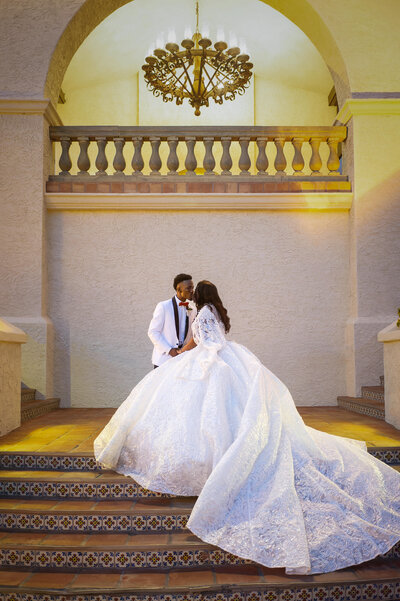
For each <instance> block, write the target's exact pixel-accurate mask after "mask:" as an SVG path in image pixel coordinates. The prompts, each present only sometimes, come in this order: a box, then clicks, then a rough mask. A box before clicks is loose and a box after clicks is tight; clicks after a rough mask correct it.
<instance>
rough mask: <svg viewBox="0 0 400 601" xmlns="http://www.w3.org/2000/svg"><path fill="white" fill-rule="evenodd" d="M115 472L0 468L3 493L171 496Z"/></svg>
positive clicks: (26, 495) (29, 496) (0, 493)
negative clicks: (144, 486) (0, 469)
mask: <svg viewBox="0 0 400 601" xmlns="http://www.w3.org/2000/svg"><path fill="white" fill-rule="evenodd" d="M171 496H172V495H168V494H163V493H157V492H152V491H150V490H147V489H145V488H143V487H142V486H140V485H139V484H137V483H136V482H135V481H134V480H132V478H129V477H128V476H122V475H120V474H116V473H115V472H109V471H103V472H72V471H71V472H52V471H51V472H50V471H11V470H3V471H0V497H24V498H25V499H32V498H43V499H49V498H50V499H79V498H81V497H82V498H85V499H87V500H107V499H110V500H115V499H128V500H132V499H143V498H149V497H157V498H170V497H171Z"/></svg>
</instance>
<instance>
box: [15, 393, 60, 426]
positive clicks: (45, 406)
mask: <svg viewBox="0 0 400 601" xmlns="http://www.w3.org/2000/svg"><path fill="white" fill-rule="evenodd" d="M59 407H60V399H57V398H54V399H41V400H26V401H25V400H23V401H22V402H21V423H24V422H27V421H29V420H31V419H35V418H36V417H40V416H41V415H45V414H46V413H50V411H54V410H55V409H59Z"/></svg>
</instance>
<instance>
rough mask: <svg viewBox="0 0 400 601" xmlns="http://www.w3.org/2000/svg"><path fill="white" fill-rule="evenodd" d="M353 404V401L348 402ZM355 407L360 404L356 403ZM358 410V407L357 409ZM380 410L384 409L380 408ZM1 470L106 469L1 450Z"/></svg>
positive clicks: (78, 458) (82, 459) (399, 450)
mask: <svg viewBox="0 0 400 601" xmlns="http://www.w3.org/2000/svg"><path fill="white" fill-rule="evenodd" d="M343 403H346V401H340V403H339V404H340V406H344V405H343ZM348 404H351V403H348ZM354 407H355V408H358V407H359V405H358V404H356V403H354ZM355 410H356V409H355ZM378 411H382V410H380V409H378ZM380 449H383V450H384V452H385V455H382V457H378V458H379V459H381V461H384V462H385V463H389V464H394V463H397V464H400V446H398V447H369V448H368V452H369V453H371V454H372V455H374V456H375V457H376V456H377V450H380ZM388 449H390V452H391V457H392V455H393V457H394V456H396V461H392V460H390V461H387V460H386V459H385V458H384V457H385V456H386V452H387V450H388ZM0 470H14V471H16V470H24V471H26V470H34V471H41V470H43V471H49V470H51V471H58V472H96V471H104V470H102V467H101V466H100V465H99V464H98V463H97V462H96V460H95V458H94V457H93V455H62V454H54V455H42V454H37V453H1V452H0Z"/></svg>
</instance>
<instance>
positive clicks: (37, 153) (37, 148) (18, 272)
mask: <svg viewBox="0 0 400 601" xmlns="http://www.w3.org/2000/svg"><path fill="white" fill-rule="evenodd" d="M47 137H48V123H47V121H45V120H44V118H43V116H41V115H14V114H3V115H0V139H1V141H2V142H1V144H0V257H1V261H0V315H2V316H3V317H6V318H7V320H8V321H10V322H11V323H12V324H14V325H15V326H18V327H20V328H22V329H23V330H24V331H26V333H27V334H28V341H27V343H26V344H25V345H24V347H23V350H22V379H23V381H24V382H25V383H26V384H27V385H28V386H31V387H32V388H36V389H37V390H38V391H39V394H38V396H39V397H40V396H45V395H46V394H47V395H49V394H51V392H52V374H51V369H49V362H46V356H47V353H48V352H49V349H48V348H47V342H48V336H49V332H50V329H51V328H50V329H49V322H48V320H47V319H46V318H45V317H43V316H44V315H45V314H46V291H45V290H46V282H45V280H44V278H43V276H44V269H43V265H44V262H45V254H44V223H43V220H44V216H43V189H44V182H45V181H46V178H47V173H48V168H49V160H45V161H44V160H43V159H44V155H45V154H46V156H47V155H48V146H49V144H48V142H47ZM47 158H48V156H47Z"/></svg>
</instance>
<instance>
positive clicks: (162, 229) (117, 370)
mask: <svg viewBox="0 0 400 601" xmlns="http://www.w3.org/2000/svg"><path fill="white" fill-rule="evenodd" d="M48 226H49V227H48V259H49V266H48V267H49V307H50V308H49V313H50V317H51V318H52V320H53V322H54V326H55V382H56V388H55V394H56V395H57V396H61V398H62V403H63V405H64V406H66V405H68V404H69V403H70V402H71V404H72V405H73V406H117V405H119V404H120V403H121V401H123V399H124V398H125V397H126V396H127V394H128V393H129V391H130V390H131V388H132V387H133V386H134V385H135V384H136V383H137V382H138V381H139V379H140V378H142V377H143V376H144V375H145V373H147V372H148V371H149V370H150V369H151V343H150V341H149V340H148V338H147V328H148V324H149V321H150V318H151V315H152V311H153V309H154V306H155V304H156V303H157V302H158V301H159V300H162V299H166V298H168V297H170V296H172V294H173V290H172V285H171V282H172V279H173V277H174V275H176V273H178V272H180V271H188V272H189V273H192V275H193V277H194V280H195V281H198V280H199V279H203V278H209V279H211V280H212V281H214V282H215V283H216V284H217V285H218V287H219V290H220V293H221V296H222V298H223V300H224V302H225V304H226V306H227V307H228V310H229V314H230V316H231V320H232V337H233V338H234V339H235V340H237V341H239V342H241V343H243V344H245V345H246V346H248V347H249V348H250V349H251V350H253V351H254V352H255V353H256V354H257V355H258V356H259V357H260V358H261V359H262V361H263V362H264V363H265V364H266V365H267V366H268V367H269V368H270V369H272V371H274V372H275V373H276V374H277V375H278V376H279V377H280V378H281V379H282V380H284V381H285V382H286V383H287V385H288V386H289V388H290V389H291V391H292V393H293V396H294V398H295V401H296V403H297V404H299V405H313V404H316V405H333V404H335V402H336V396H337V395H338V394H341V393H343V392H344V382H345V356H344V336H345V324H346V319H347V316H348V297H349V291H348V251H349V248H348V246H349V244H348V212H346V211H343V212H318V211H315V212H309V211H308V212H301V211H299V212H295V211H294V212H292V211H287V212H284V211H283V212H282V211H279V212H278V211H276V212H275V211H265V212H249V213H230V212H221V213H216V212H201V213H199V212H196V213H186V212H185V213H183V212H172V213H170V212H165V213H161V212H160V213H157V212H147V213H146V212H123V211H122V212H94V213H90V212H73V211H70V212H68V211H65V212H50V213H49V214H48Z"/></svg>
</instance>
